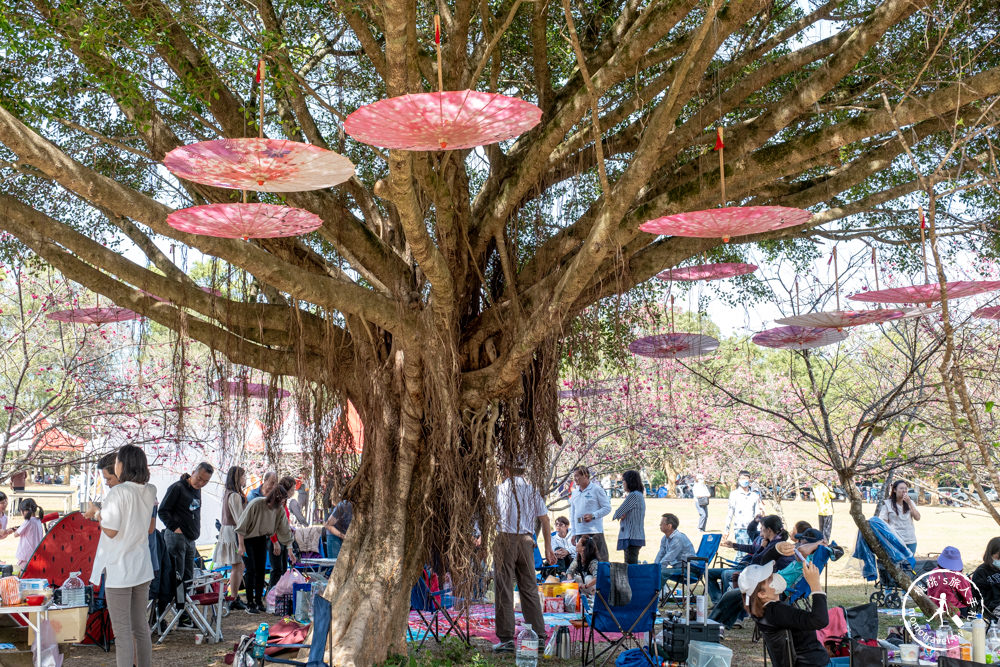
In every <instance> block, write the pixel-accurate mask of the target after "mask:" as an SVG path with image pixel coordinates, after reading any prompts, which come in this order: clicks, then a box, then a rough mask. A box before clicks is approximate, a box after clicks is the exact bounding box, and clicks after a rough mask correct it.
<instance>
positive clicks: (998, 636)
mask: <svg viewBox="0 0 1000 667" xmlns="http://www.w3.org/2000/svg"><path fill="white" fill-rule="evenodd" d="M998 653H1000V632H998V631H997V629H996V627H995V626H994V627H993V628H991V629H990V632H989V634H988V635H986V655H987V658H986V660H985V661H984V662H996V661H997V654H998Z"/></svg>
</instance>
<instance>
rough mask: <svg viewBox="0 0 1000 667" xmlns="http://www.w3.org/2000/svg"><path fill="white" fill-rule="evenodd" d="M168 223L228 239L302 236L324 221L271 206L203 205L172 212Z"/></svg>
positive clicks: (192, 232)
mask: <svg viewBox="0 0 1000 667" xmlns="http://www.w3.org/2000/svg"><path fill="white" fill-rule="evenodd" d="M167 224H168V225H170V226H171V227H173V228H174V229H178V230H180V231H182V232H189V233H191V234H202V235H204V236H219V237H222V238H229V239H243V240H246V239H270V238H277V237H281V236H301V235H302V234H308V233H309V232H312V231H315V230H317V229H318V228H319V227H320V225H322V224H323V221H322V220H321V219H320V218H319V216H317V215H316V214H314V213H310V212H309V211H305V210H303V209H301V208H293V207H291V206H276V205H274V204H206V205H204V206H193V207H191V208H185V209H181V210H179V211H174V212H173V213H171V214H170V215H168V216H167Z"/></svg>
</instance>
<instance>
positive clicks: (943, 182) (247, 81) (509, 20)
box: [0, 0, 1000, 664]
mask: <svg viewBox="0 0 1000 667" xmlns="http://www.w3.org/2000/svg"><path fill="white" fill-rule="evenodd" d="M435 14H439V15H440V17H441V25H442V31H443V41H442V51H443V52H442V59H441V71H440V72H439V71H438V65H437V59H436V57H435V49H434V39H433V35H434V29H433V21H434V15H435ZM998 17H1000V14H998V13H997V12H996V11H995V7H994V6H993V3H992V2H991V1H989V0H969V1H968V2H963V1H958V0H943V1H941V2H936V3H934V4H930V3H928V2H926V0H835V1H830V2H822V1H821V0H601V1H594V2H587V1H585V2H570V0H563V1H562V2H561V3H560V2H555V1H549V0H534V1H533V2H522V0H489V1H486V0H483V1H482V2H472V1H471V0H450V1H449V2H444V1H439V2H437V3H428V2H423V1H421V2H406V1H405V0H328V1H326V2H323V1H317V0H236V1H234V0H227V1H225V2H223V1H221V0H106V1H102V2H94V1H90V0H7V1H6V2H4V3H3V6H2V8H0V30H2V31H3V42H2V45H0V54H2V62H0V174H2V180H0V229H3V230H6V231H7V232H9V236H7V237H6V238H4V239H3V242H4V243H18V244H23V245H24V246H27V248H29V249H30V250H31V251H33V252H34V253H35V254H37V256H38V257H39V258H40V259H41V260H43V261H45V262H47V263H49V264H50V265H52V266H54V267H56V268H58V269H59V270H61V271H62V272H64V273H65V274H66V275H67V276H69V277H71V278H72V279H73V280H75V281H76V282H78V283H80V284H81V285H83V286H85V287H86V288H88V289H90V290H92V291H93V292H95V293H97V294H100V295H103V296H104V297H107V298H108V299H110V300H112V301H113V302H114V303H116V304H118V305H120V306H123V307H126V308H130V309H133V310H135V311H137V312H139V313H140V314H142V315H143V316H145V317H147V318H149V319H150V320H153V321H155V322H158V323H160V324H162V325H164V326H166V327H169V328H171V329H174V330H176V331H178V332H179V333H180V334H182V335H184V336H186V337H189V338H191V339H194V340H197V341H200V342H202V343H204V344H205V345H207V346H209V347H211V348H212V349H213V350H215V351H217V352H218V353H219V354H221V355H224V356H226V357H228V358H229V359H230V360H231V361H232V362H233V363H236V364H240V365H244V366H246V367H250V368H255V369H260V370H262V371H265V372H267V373H270V374H272V375H274V376H289V377H294V378H297V380H296V382H297V383H298V384H299V385H308V386H309V387H311V388H312V389H310V391H316V388H322V390H323V391H326V392H329V393H330V395H333V396H337V397H340V398H343V399H350V400H351V401H352V402H353V403H354V405H356V406H357V408H358V411H359V413H360V415H361V417H362V419H363V422H364V425H365V443H364V452H363V455H362V458H361V464H360V469H359V471H358V474H357V475H356V477H355V479H354V481H353V483H352V485H351V486H350V487H349V494H350V497H352V498H353V500H354V501H355V503H356V507H357V511H356V519H355V523H354V527H353V529H352V531H351V533H350V535H349V537H348V540H347V542H346V544H345V545H344V550H343V551H342V552H341V558H340V561H339V562H338V565H337V567H336V570H335V572H334V577H333V580H332V582H331V586H330V588H329V589H328V591H327V596H328V597H329V598H330V599H331V601H332V602H333V609H334V617H333V635H332V636H333V642H334V649H333V652H334V661H335V662H336V663H337V664H371V663H373V662H375V661H378V660H380V659H382V658H384V657H385V656H386V654H387V652H388V651H391V650H393V649H398V648H400V647H401V645H402V637H403V627H404V623H405V618H406V614H407V610H408V599H409V597H408V596H409V589H410V586H411V584H412V583H413V581H414V580H415V578H416V576H417V573H418V571H419V569H420V567H421V566H422V564H423V563H424V562H426V561H428V559H431V558H435V559H442V560H445V561H447V562H449V563H450V566H451V567H452V569H454V570H456V571H461V570H462V569H463V567H464V564H465V563H468V561H469V560H470V559H469V556H468V554H469V553H471V550H472V549H473V539H474V537H473V529H474V526H475V525H476V524H478V526H479V528H480V529H482V530H484V531H485V532H486V536H487V538H488V537H489V534H490V530H491V526H492V523H491V520H490V516H491V515H490V507H491V505H492V498H491V496H492V494H493V489H495V485H496V478H497V470H498V466H499V465H502V464H503V463H504V462H510V461H514V462H526V463H527V464H528V465H529V467H531V468H532V469H533V470H541V462H542V460H543V459H544V457H545V454H544V451H545V444H546V442H547V441H548V439H549V438H550V437H558V435H557V434H555V433H554V428H555V420H554V414H555V407H556V389H555V379H556V377H557V374H558V369H559V353H560V350H559V341H560V339H561V338H562V337H563V336H564V335H565V333H566V332H567V331H569V330H570V328H571V325H572V324H573V322H574V318H576V317H577V316H578V315H579V314H580V313H581V311H583V310H584V309H585V308H587V307H588V306H591V305H593V304H595V303H601V302H604V301H606V300H607V299H608V297H612V296H614V295H618V294H623V293H626V292H628V291H629V290H631V289H632V288H634V287H635V286H637V285H639V284H641V283H643V282H644V281H647V280H648V279H649V278H651V277H652V276H653V275H654V274H655V273H656V272H658V271H660V270H662V269H664V268H667V267H670V266H674V265H677V264H678V263H679V262H682V261H684V260H686V259H688V258H692V257H700V256H703V255H707V256H710V257H715V258H719V259H723V258H730V259H736V258H739V257H740V256H742V255H744V254H745V252H746V250H747V248H748V247H750V244H757V246H758V247H760V245H761V244H763V245H764V247H766V248H767V249H768V251H769V252H772V253H780V252H782V251H784V250H789V251H794V250H795V249H796V248H798V249H800V250H801V249H802V248H808V247H809V245H810V244H809V239H810V238H813V237H816V236H820V235H821V236H823V237H825V238H838V237H840V238H847V237H853V238H858V237H867V238H870V239H874V240H876V241H884V242H891V243H896V244H905V243H910V242H912V241H913V240H914V239H915V238H919V237H918V235H917V232H916V231H915V230H916V226H915V225H914V224H913V221H914V220H915V218H914V217H913V216H912V215H911V214H910V212H909V211H906V210H905V209H908V208H909V206H907V205H905V204H903V205H897V204H895V203H896V202H899V201H901V200H905V199H906V198H907V197H912V196H914V193H916V192H918V191H919V190H921V188H926V187H928V183H930V187H941V188H951V191H953V192H960V193H961V198H962V199H961V201H962V202H963V207H962V211H961V213H962V215H960V216H959V215H951V216H939V220H940V222H939V233H940V234H942V235H946V234H953V235H958V234H965V238H967V239H968V242H969V245H971V246H975V245H977V244H978V245H982V244H983V243H984V242H985V238H984V233H988V232H989V230H988V229H987V228H986V226H985V225H982V224H981V221H979V220H974V219H970V218H974V217H975V215H979V214H983V215H986V214H988V213H989V212H991V211H992V210H994V208H993V205H994V203H995V199H994V198H993V197H994V195H993V193H992V192H991V190H990V187H989V181H990V179H991V177H992V175H995V165H996V162H995V159H996V158H995V157H994V153H993V151H992V143H991V142H992V140H993V139H994V138H995V132H994V126H993V123H994V122H995V113H994V111H993V105H994V104H995V103H996V101H997V99H998V98H997V94H998V93H1000V67H998V66H997V62H996V61H997V57H998V56H997V54H1000V49H998V48H997V45H996V39H997V35H998V31H997V28H998V21H1000V18H998ZM259 59H263V61H264V63H265V67H264V69H265V73H266V75H265V76H264V78H263V82H262V83H261V84H258V83H257V82H256V81H255V77H254V72H255V70H256V67H257V62H258V60H259ZM439 74H440V76H441V79H442V81H443V86H444V88H445V89H446V90H459V89H464V88H472V89H476V90H481V91H495V92H501V93H504V94H507V95H512V96H517V97H521V98H523V99H525V100H528V101H531V102H534V103H536V104H537V105H538V106H539V107H540V108H541V110H542V117H541V122H540V123H539V124H538V125H537V126H536V127H534V128H533V129H532V130H530V131H528V132H526V133H524V134H523V135H521V136H519V137H517V138H515V139H513V140H510V141H505V142H503V143H500V144H494V145H490V146H486V147H484V148H479V149H475V150H462V151H437V152H404V151H394V150H392V151H390V150H379V149H375V148H372V147H370V146H367V145H363V144H360V143H357V142H354V141H353V140H351V139H350V138H349V137H348V136H347V135H345V133H344V131H343V119H344V118H345V117H346V115H347V114H349V113H350V112H352V111H353V110H355V109H357V108H358V107H360V106H362V105H364V104H369V103H372V102H375V101H377V100H379V99H383V98H386V97H390V96H396V95H402V94H406V93H413V92H424V91H430V90H435V89H436V88H437V84H438V77H439ZM261 87H263V89H262V88H261ZM261 107H263V108H262V109H261ZM261 111H263V113H262V114H261V113H260V112H261ZM258 117H261V118H263V123H262V127H258V121H257V120H256V119H257V118H258ZM720 127H721V128H723V129H724V135H723V136H724V139H725V151H724V163H725V167H724V168H725V175H726V190H727V194H726V196H727V201H728V203H729V204H731V205H748V204H755V205H782V206H794V207H800V208H809V209H811V210H812V211H813V212H814V213H815V215H814V216H813V218H812V219H811V220H810V222H809V223H808V224H805V225H800V226H798V227H793V228H788V229H785V230H782V231H778V232H770V233H764V234H760V235H757V236H752V237H737V238H733V239H732V240H731V241H730V242H729V243H728V244H724V243H723V242H722V240H721V239H691V238H681V237H655V236H653V235H650V234H645V233H641V232H639V231H638V226H639V224H640V223H642V222H643V221H645V220H648V219H650V218H653V217H657V216H661V215H665V214H668V213H674V212H681V211H686V210H695V209H701V208H711V207H715V206H718V205H720V187H719V185H720V172H719V168H720V167H719V164H720V161H719V159H718V153H716V152H714V151H713V148H714V146H715V142H716V130H717V128H720ZM258 131H262V132H263V134H264V135H265V136H267V137H273V138H286V139H292V140H296V141H303V142H308V143H311V144H315V145H318V146H322V147H327V148H330V149H332V150H336V151H338V152H340V153H342V154H345V155H347V156H349V157H350V158H351V159H352V161H353V162H354V163H355V164H356V165H357V173H356V176H355V177H354V178H352V179H351V180H350V181H348V182H346V183H345V184H343V185H342V186H339V187H336V188H330V189H325V190H316V191H311V192H293V193H288V194H287V195H281V196H277V195H268V194H260V195H258V194H256V193H251V194H249V195H247V196H248V198H249V199H250V200H251V201H263V202H271V203H287V204H289V205H293V206H296V207H300V208H303V209H307V210H308V211H311V212H313V213H315V214H316V215H318V216H319V217H320V218H322V221H323V224H322V227H320V228H319V229H318V231H316V232H315V233H312V234H310V235H308V236H306V237H301V238H284V239H270V240H247V241H245V240H239V239H237V240H229V239H221V238H214V237H210V236H200V235H192V234H186V233H181V232H178V231H176V230H174V229H173V228H171V227H170V226H168V225H167V224H166V223H165V219H166V217H167V215H168V214H169V213H170V212H171V211H173V210H174V209H177V208H182V207H185V206H191V205H195V204H204V203H211V202H230V201H239V200H240V198H241V197H242V196H243V195H241V193H240V192H238V191H233V190H224V189H217V188H212V187H207V186H200V185H196V184H193V183H191V182H186V181H178V180H176V179H173V178H172V177H170V176H169V174H168V173H167V172H166V171H165V170H164V169H163V168H162V166H161V165H160V164H159V163H160V161H162V160H163V158H164V156H165V155H166V153H167V152H169V151H170V150H172V149H174V148H176V147H178V146H181V145H184V144H188V143H192V142H196V141H201V140H208V139H215V138H221V137H250V136H257V134H258ZM595 137H596V138H599V141H596V142H595ZM956 145H957V146H959V149H958V150H949V149H950V148H951V147H953V146H956ZM907 151H909V152H907ZM924 168H927V169H928V171H932V170H933V172H934V176H933V178H931V179H930V180H924V181H923V185H922V184H921V183H922V181H921V178H920V174H918V173H917V171H918V170H922V169H924ZM977 184H978V185H977ZM952 212H954V211H952ZM177 249H182V250H184V249H190V252H192V253H194V254H195V256H204V257H206V258H209V259H210V260H211V261H212V262H215V263H216V265H217V266H221V267H225V268H224V270H225V271H227V272H229V273H232V272H236V273H237V274H238V275H239V276H241V278H240V280H243V281H244V282H245V284H246V289H242V290H239V291H238V292H234V291H225V292H223V295H222V296H218V295H216V294H214V293H210V292H206V291H204V290H202V289H199V286H198V285H197V284H195V283H194V282H193V281H192V280H191V278H190V277H189V276H188V275H186V273H185V271H184V270H183V266H182V264H181V263H180V262H179V261H178V260H177V253H175V252H171V250H177ZM199 254H200V255H199ZM142 256H144V258H143V259H139V258H140V257H142ZM154 295H155V297H156V298H154Z"/></svg>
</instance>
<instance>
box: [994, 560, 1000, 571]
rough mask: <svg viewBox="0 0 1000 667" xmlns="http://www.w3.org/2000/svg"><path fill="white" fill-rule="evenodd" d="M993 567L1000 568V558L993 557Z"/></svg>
mask: <svg viewBox="0 0 1000 667" xmlns="http://www.w3.org/2000/svg"><path fill="white" fill-rule="evenodd" d="M993 567H995V568H998V569H1000V560H998V559H996V558H994V559H993Z"/></svg>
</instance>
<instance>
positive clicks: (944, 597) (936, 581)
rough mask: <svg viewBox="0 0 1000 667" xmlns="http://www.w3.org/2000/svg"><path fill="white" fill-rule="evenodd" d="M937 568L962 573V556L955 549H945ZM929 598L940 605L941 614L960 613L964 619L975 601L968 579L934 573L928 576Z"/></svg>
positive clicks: (938, 560)
mask: <svg viewBox="0 0 1000 667" xmlns="http://www.w3.org/2000/svg"><path fill="white" fill-rule="evenodd" d="M937 566H938V567H939V568H942V569H944V570H951V571H953V572H961V571H962V568H963V563H962V554H961V553H960V552H959V550H958V549H956V548H955V547H945V548H944V549H943V550H942V551H941V555H940V556H938V558H937ZM927 597H929V598H930V599H931V600H934V602H935V603H938V604H939V611H940V612H941V613H944V612H945V611H947V612H948V613H952V614H954V613H959V614H960V615H961V616H963V617H964V616H965V614H966V613H967V612H966V609H967V608H968V606H969V605H970V604H972V602H973V600H974V599H975V598H974V597H973V594H972V586H971V585H969V580H968V579H966V578H965V577H955V576H950V575H948V574H947V573H944V572H932V573H931V574H929V575H928V576H927ZM941 602H943V603H944V604H941Z"/></svg>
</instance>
